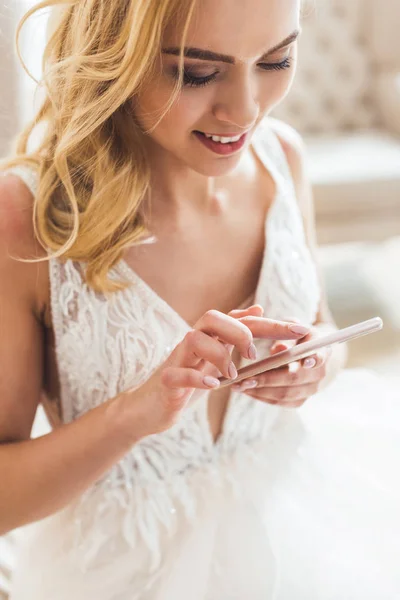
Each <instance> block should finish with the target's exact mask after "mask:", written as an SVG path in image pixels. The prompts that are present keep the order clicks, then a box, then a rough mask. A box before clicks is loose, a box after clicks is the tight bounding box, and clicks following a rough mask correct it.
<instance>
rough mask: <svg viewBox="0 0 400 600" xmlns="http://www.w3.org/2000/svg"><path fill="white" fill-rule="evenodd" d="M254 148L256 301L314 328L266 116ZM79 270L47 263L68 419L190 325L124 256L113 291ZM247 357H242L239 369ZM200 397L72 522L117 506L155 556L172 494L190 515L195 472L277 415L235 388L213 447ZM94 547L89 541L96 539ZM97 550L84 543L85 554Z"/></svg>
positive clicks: (129, 533) (314, 299)
mask: <svg viewBox="0 0 400 600" xmlns="http://www.w3.org/2000/svg"><path fill="white" fill-rule="evenodd" d="M252 143H253V147H254V149H255V151H256V152H257V153H258V155H259V157H260V159H261V160H262V162H263V163H264V164H265V166H266V168H267V169H268V170H269V172H270V173H271V175H272V176H273V177H274V179H275V181H276V188H277V191H276V196H275V199H274V201H273V204H272V206H271V208H270V210H269V213H268V216H267V218H266V223H265V234H266V247H265V252H264V259H263V264H262V268H261V272H260V277H259V281H258V285H257V289H256V295H255V302H256V303H259V304H261V305H262V306H263V307H264V311H265V315H267V316H268V317H271V318H274V319H279V318H285V317H286V316H288V315H291V316H296V317H297V318H299V319H301V321H302V322H304V323H309V324H312V323H313V322H314V320H315V316H316V313H317V310H318V304H319V299H320V290H319V283H318V278H317V272H316V268H315V265H314V263H313V260H312V257H311V254H310V252H309V249H308V247H307V245H306V241H305V234H304V229H303V223H302V218H301V214H300V210H299V207H298V203H297V200H296V196H295V190H294V186H293V182H292V179H291V175H290V171H289V167H288V164H287V161H286V157H285V154H284V152H283V150H282V147H281V145H280V143H279V140H278V139H277V137H276V135H275V134H274V133H273V131H272V129H271V128H270V126H269V125H268V120H266V121H265V122H263V123H262V124H261V125H260V126H259V129H258V130H257V132H256V133H255V134H254V137H253V142H252ZM12 172H14V173H15V174H17V175H19V176H20V177H21V178H22V179H23V180H24V181H25V183H26V184H27V185H28V186H29V188H30V189H31V190H32V193H33V194H35V190H36V179H35V178H36V174H35V173H34V172H32V171H30V170H29V169H28V168H13V169H12ZM83 271H84V264H77V263H76V262H73V261H71V260H68V261H66V262H64V263H63V262H61V261H59V260H57V259H54V258H52V259H50V282H51V309H52V318H53V326H54V331H55V338H56V355H57V364H58V371H59V379H60V385H61V404H62V409H63V419H64V422H66V423H68V422H70V421H72V420H74V419H77V418H79V417H80V416H81V415H83V414H84V413H85V412H87V411H89V410H90V409H92V408H94V407H96V406H99V405H100V404H102V403H103V402H105V401H106V400H108V399H109V398H112V397H114V396H116V395H117V394H118V393H120V392H122V391H123V390H126V389H128V388H134V387H139V386H141V385H142V384H143V383H144V382H145V381H146V380H147V379H148V378H149V377H150V376H151V374H152V373H153V372H154V371H155V370H156V369H157V368H158V367H159V365H160V364H162V362H163V361H164V360H165V359H166V358H167V356H168V354H169V353H170V352H171V350H172V349H173V348H174V347H175V346H176V344H177V343H178V342H179V341H181V339H182V338H183V337H184V336H185V334H186V333H187V331H188V330H189V329H190V327H189V325H188V324H186V323H185V322H184V321H183V320H182V319H181V318H180V317H179V315H178V314H177V313H175V311H174V310H173V309H172V307H170V306H169V305H168V304H167V303H166V302H164V301H163V300H162V299H161V298H160V297H159V296H158V295H157V294H156V293H155V292H154V291H153V290H152V289H151V288H149V286H147V284H146V283H145V282H144V281H143V280H141V279H140V278H139V277H138V276H137V275H136V274H135V273H134V272H133V271H132V270H131V269H130V268H129V267H128V265H127V264H126V263H125V262H124V261H121V262H120V263H119V264H118V265H117V266H116V267H114V269H113V270H112V272H111V273H110V276H111V277H121V276H122V277H123V278H127V279H128V280H130V281H131V283H132V286H131V287H130V288H128V289H127V290H123V291H121V292H118V293H116V294H114V295H113V296H112V297H107V298H106V297H105V296H104V295H102V294H99V293H96V292H94V291H93V290H91V289H90V288H89V287H88V286H87V285H86V283H85V281H84V277H83ZM256 345H257V346H258V351H259V355H267V354H268V350H269V347H270V346H271V342H269V341H265V340H264V341H262V340H257V341H256ZM248 362H250V361H246V360H245V359H242V360H241V364H240V366H244V365H246V364H248ZM207 395H208V392H207V391H205V393H204V395H202V396H201V397H200V398H199V399H198V400H197V401H196V402H195V403H194V404H193V405H192V406H191V407H190V408H188V409H187V410H186V412H185V414H184V415H183V416H182V418H181V419H180V421H179V423H177V424H176V425H175V426H174V427H173V428H171V429H170V430H168V431H166V432H163V433H161V434H157V435H153V436H149V437H148V438H146V439H144V440H142V441H141V442H140V443H138V444H136V445H135V446H134V447H133V448H132V449H131V451H130V452H129V453H128V454H126V456H125V457H124V458H123V459H122V460H121V461H119V462H118V463H117V464H115V465H114V466H113V468H112V469H111V470H110V471H109V472H108V473H107V474H106V475H105V476H104V477H103V478H102V479H101V480H100V481H98V482H97V483H96V484H95V485H94V486H93V487H92V488H91V489H89V490H88V491H87V493H86V494H84V496H83V497H82V498H81V499H80V500H79V501H78V502H77V503H76V504H75V506H74V514H75V518H76V519H77V523H78V524H79V527H82V522H83V521H85V519H86V520H88V519H89V520H90V521H91V522H92V521H93V526H95V524H96V523H97V524H96V527H97V529H98V527H99V524H98V523H99V519H100V515H102V514H103V515H104V513H105V511H107V510H111V505H112V504H114V502H115V501H117V503H118V505H119V506H120V507H125V508H124V510H123V511H121V514H122V517H121V518H122V522H121V529H123V530H124V532H125V537H126V539H127V540H130V543H131V544H134V543H136V541H135V540H137V535H139V536H140V537H141V539H142V540H147V542H146V545H147V546H148V547H149V548H150V547H151V548H152V553H153V556H155V555H157V556H159V548H158V550H157V548H156V547H157V544H156V542H155V540H156V538H157V530H158V528H159V527H160V523H163V524H164V525H166V526H167V527H168V526H169V525H170V524H171V522H172V520H173V518H174V513H175V508H174V505H175V502H176V501H177V498H179V503H180V504H183V505H184V507H185V510H186V512H187V513H193V512H194V511H195V501H194V498H193V495H192V494H191V483H190V481H191V476H192V475H193V474H199V473H202V474H204V473H207V474H208V475H211V474H212V473H214V475H216V480H217V479H218V465H219V464H220V462H221V461H224V460H226V459H228V457H230V456H231V455H232V454H234V453H235V452H237V451H238V449H239V451H241V450H240V449H246V448H247V449H249V451H251V447H252V446H253V445H256V444H257V443H258V442H259V441H260V440H264V439H266V438H267V437H268V435H269V433H270V432H271V431H272V430H273V428H274V425H275V424H276V423H277V422H278V421H282V409H281V408H280V407H275V406H271V405H267V404H263V403H261V402H259V401H257V400H254V399H252V398H250V397H249V396H246V395H244V394H240V393H238V392H231V397H230V401H229V406H228V410H227V414H226V417H225V422H224V426H223V431H222V434H221V436H220V438H219V439H218V441H217V443H216V444H214V442H213V440H212V436H211V433H210V429H209V424H208V420H207ZM290 418H292V417H290ZM155 490H156V493H154V491H155ZM94 497H96V498H99V499H100V500H99V501H98V506H97V509H94V508H93V502H91V503H90V504H86V503H87V502H88V500H89V499H90V498H94ZM85 506H88V507H89V506H90V510H87V511H86V510H85ZM89 513H90V515H89ZM96 515H97V517H96ZM129 515H130V517H129ZM86 526H87V527H89V525H88V521H87V523H86ZM100 527H101V525H100ZM89 528H90V527H89ZM134 531H136V534H137V535H136V534H134ZM135 536H136V537H135ZM91 543H92V544H94V545H95V542H94V541H93V539H92V540H91ZM95 553H96V548H92V552H91V554H95ZM156 562H157V560H156Z"/></svg>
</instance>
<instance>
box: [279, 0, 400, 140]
mask: <svg viewBox="0 0 400 600" xmlns="http://www.w3.org/2000/svg"><path fill="white" fill-rule="evenodd" d="M399 24H400V0H379V1H378V0H311V1H309V2H307V3H306V6H305V8H304V16H303V20H302V28H303V33H302V35H301V36H300V40H299V65H298V71H297V74H296V78H295V81H294V84H293V88H292V89H291V91H290V93H289V95H288V96H287V98H286V99H285V100H284V102H283V103H282V105H281V106H279V107H278V108H277V109H276V110H275V111H274V116H276V117H278V118H281V119H283V120H284V121H286V122H288V123H290V124H291V125H293V126H294V127H296V128H297V129H298V130H299V131H301V132H302V133H304V134H314V133H321V132H327V133H331V132H339V131H345V130H355V129H366V128H370V127H374V126H382V125H384V126H386V127H387V128H388V129H390V130H394V131H398V132H399V133H400V35H399V34H398V30H397V28H398V25H399Z"/></svg>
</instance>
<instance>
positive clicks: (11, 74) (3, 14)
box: [0, 0, 19, 156]
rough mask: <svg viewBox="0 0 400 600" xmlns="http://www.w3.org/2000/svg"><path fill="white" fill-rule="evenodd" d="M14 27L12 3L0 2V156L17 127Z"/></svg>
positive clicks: (2, 0)
mask: <svg viewBox="0 0 400 600" xmlns="http://www.w3.org/2000/svg"><path fill="white" fill-rule="evenodd" d="M15 25H16V11H15V5H14V3H13V2H7V3H6V2H4V0H0V156H4V155H5V154H6V153H7V152H8V149H9V146H10V141H11V138H12V137H13V136H14V135H15V134H16V132H17V131H18V126H19V116H18V105H19V101H18V82H17V75H16V64H17V60H18V59H17V56H16V52H15V50H14V46H15V42H14V37H15Z"/></svg>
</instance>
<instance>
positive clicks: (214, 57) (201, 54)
mask: <svg viewBox="0 0 400 600" xmlns="http://www.w3.org/2000/svg"><path fill="white" fill-rule="evenodd" d="M299 34H300V29H297V30H296V31H293V33H291V34H290V35H289V36H288V37H287V38H286V39H284V40H283V41H282V42H280V43H279V44H277V45H276V46H274V47H273V48H270V49H269V50H267V52H265V54H263V56H262V57H261V58H266V57H267V56H269V55H270V54H273V53H274V52H277V51H278V50H281V48H285V47H286V46H288V45H289V44H291V43H292V42H294V41H295V40H296V39H297V38H298V36H299ZM162 53H163V54H173V55H174V56H180V53H181V49H180V48H179V47H172V48H163V50H162ZM183 55H184V56H185V57H186V58H196V59H198V60H208V61H217V62H225V63H229V64H231V65H234V64H235V62H236V60H235V58H234V56H229V55H228V54H218V53H217V52H211V51H210V50H202V49H201V48H184V50H183Z"/></svg>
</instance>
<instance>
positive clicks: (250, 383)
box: [242, 379, 258, 390]
mask: <svg viewBox="0 0 400 600" xmlns="http://www.w3.org/2000/svg"><path fill="white" fill-rule="evenodd" d="M257 385H258V381H257V379H246V381H243V383H242V388H243V389H246V390H248V389H250V388H255V387H257Z"/></svg>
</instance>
